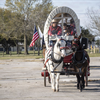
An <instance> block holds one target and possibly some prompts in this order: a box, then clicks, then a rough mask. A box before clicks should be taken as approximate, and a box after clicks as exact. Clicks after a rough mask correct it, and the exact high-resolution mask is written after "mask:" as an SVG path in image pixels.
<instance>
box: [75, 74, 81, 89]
mask: <svg viewBox="0 0 100 100" xmlns="http://www.w3.org/2000/svg"><path fill="white" fill-rule="evenodd" d="M76 77H77V89H79V84H80V75H79V74H77V75H76Z"/></svg>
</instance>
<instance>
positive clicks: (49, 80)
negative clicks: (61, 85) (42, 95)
mask: <svg viewBox="0 0 100 100" xmlns="http://www.w3.org/2000/svg"><path fill="white" fill-rule="evenodd" d="M48 82H49V83H51V79H50V74H49V75H48Z"/></svg>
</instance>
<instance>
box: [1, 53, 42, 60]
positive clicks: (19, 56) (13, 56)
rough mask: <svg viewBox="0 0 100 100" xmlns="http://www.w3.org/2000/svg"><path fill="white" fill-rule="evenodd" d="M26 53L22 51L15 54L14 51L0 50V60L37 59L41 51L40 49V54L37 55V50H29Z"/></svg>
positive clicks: (40, 56)
mask: <svg viewBox="0 0 100 100" xmlns="http://www.w3.org/2000/svg"><path fill="white" fill-rule="evenodd" d="M28 53H29V54H28V55H25V54H24V52H21V54H17V53H16V52H10V53H9V54H6V53H5V52H4V54H3V52H0V60H3V59H39V58H42V51H40V55H38V51H35V53H34V52H33V51H29V52H28Z"/></svg>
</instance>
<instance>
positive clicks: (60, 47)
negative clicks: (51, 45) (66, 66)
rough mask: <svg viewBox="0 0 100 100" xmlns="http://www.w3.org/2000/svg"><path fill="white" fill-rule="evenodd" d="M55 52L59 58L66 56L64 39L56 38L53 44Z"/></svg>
mask: <svg viewBox="0 0 100 100" xmlns="http://www.w3.org/2000/svg"><path fill="white" fill-rule="evenodd" d="M55 49H56V51H58V52H59V54H60V55H61V57H65V56H66V40H65V38H64V37H59V38H57V41H56V44H55Z"/></svg>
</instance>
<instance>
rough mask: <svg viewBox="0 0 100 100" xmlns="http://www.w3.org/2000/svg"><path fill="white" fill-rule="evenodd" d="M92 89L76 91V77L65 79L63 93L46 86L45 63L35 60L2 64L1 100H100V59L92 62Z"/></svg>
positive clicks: (61, 82)
mask: <svg viewBox="0 0 100 100" xmlns="http://www.w3.org/2000/svg"><path fill="white" fill-rule="evenodd" d="M90 65H91V76H90V77H89V85H88V87H86V88H85V89H84V90H83V92H79V90H77V89H76V77H75V76H61V79H60V91H59V92H53V91H52V90H51V87H50V84H49V83H48V82H47V87H44V86H43V77H41V68H42V66H43V63H42V62H40V61H35V60H32V59H27V60H0V100H100V66H99V65H100V58H98V57H95V58H91V64H90Z"/></svg>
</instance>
